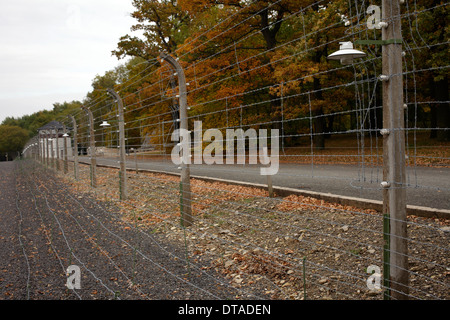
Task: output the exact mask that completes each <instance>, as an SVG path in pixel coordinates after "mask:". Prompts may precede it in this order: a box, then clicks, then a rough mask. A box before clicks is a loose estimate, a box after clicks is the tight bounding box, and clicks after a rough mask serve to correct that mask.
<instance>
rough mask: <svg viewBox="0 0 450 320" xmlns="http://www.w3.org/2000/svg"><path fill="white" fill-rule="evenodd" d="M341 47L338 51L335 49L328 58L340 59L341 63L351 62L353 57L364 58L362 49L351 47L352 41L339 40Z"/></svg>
mask: <svg viewBox="0 0 450 320" xmlns="http://www.w3.org/2000/svg"><path fill="white" fill-rule="evenodd" d="M339 43H340V45H341V47H340V48H339V51H336V52H334V53H332V54H330V55H329V56H328V59H329V60H340V61H341V63H342V64H344V65H347V64H352V63H353V59H358V58H364V57H365V56H366V54H365V53H364V52H362V51H359V50H355V49H353V43H352V42H351V41H348V42H339Z"/></svg>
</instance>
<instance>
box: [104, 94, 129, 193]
mask: <svg viewBox="0 0 450 320" xmlns="http://www.w3.org/2000/svg"><path fill="white" fill-rule="evenodd" d="M108 93H109V94H110V95H111V96H113V97H114V98H115V99H116V101H117V104H118V109H119V143H120V146H119V148H120V184H119V186H120V200H126V199H127V198H128V188H127V167H126V148H125V147H126V144H125V118H124V114H123V100H122V98H120V96H119V95H118V94H117V92H115V91H114V90H112V89H108Z"/></svg>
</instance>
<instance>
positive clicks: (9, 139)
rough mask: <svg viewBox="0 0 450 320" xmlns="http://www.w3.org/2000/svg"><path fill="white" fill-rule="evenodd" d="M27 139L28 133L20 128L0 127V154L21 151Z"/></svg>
mask: <svg viewBox="0 0 450 320" xmlns="http://www.w3.org/2000/svg"><path fill="white" fill-rule="evenodd" d="M28 138H29V134H28V131H27V130H25V129H22V128H21V127H18V126H11V125H0V154H2V155H3V154H4V153H15V152H20V151H22V149H23V147H24V146H25V144H26V143H27V141H28Z"/></svg>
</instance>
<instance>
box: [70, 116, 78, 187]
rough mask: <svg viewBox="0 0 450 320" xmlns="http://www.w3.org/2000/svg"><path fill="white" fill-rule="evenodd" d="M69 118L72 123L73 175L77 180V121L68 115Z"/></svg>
mask: <svg viewBox="0 0 450 320" xmlns="http://www.w3.org/2000/svg"><path fill="white" fill-rule="evenodd" d="M69 119H70V120H72V124H73V160H74V169H73V170H74V171H73V172H74V176H75V180H78V128H77V121H76V120H75V117H74V116H72V115H69Z"/></svg>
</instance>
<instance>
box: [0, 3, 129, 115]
mask: <svg viewBox="0 0 450 320" xmlns="http://www.w3.org/2000/svg"><path fill="white" fill-rule="evenodd" d="M131 2H132V1H131V0H0V123H1V122H2V121H3V120H4V118H6V117H8V116H13V117H19V116H23V115H25V114H32V113H34V112H36V111H40V110H43V109H49V110H50V109H52V108H53V103H55V102H61V103H62V102H64V101H72V100H83V99H84V97H85V96H86V94H87V93H88V92H89V91H91V83H92V80H93V79H94V78H95V76H96V75H97V74H100V75H103V74H104V73H105V72H106V71H108V70H111V69H113V68H114V67H116V66H118V65H119V64H121V63H123V62H124V61H118V60H117V58H116V57H113V56H111V51H113V50H114V49H116V47H117V43H118V42H119V38H120V37H121V36H123V35H126V34H130V33H131V31H130V27H131V26H132V25H133V24H135V23H136V21H135V20H134V19H133V18H131V17H130V13H131V12H133V11H134V10H133V9H134V8H133V6H132V4H131Z"/></svg>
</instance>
